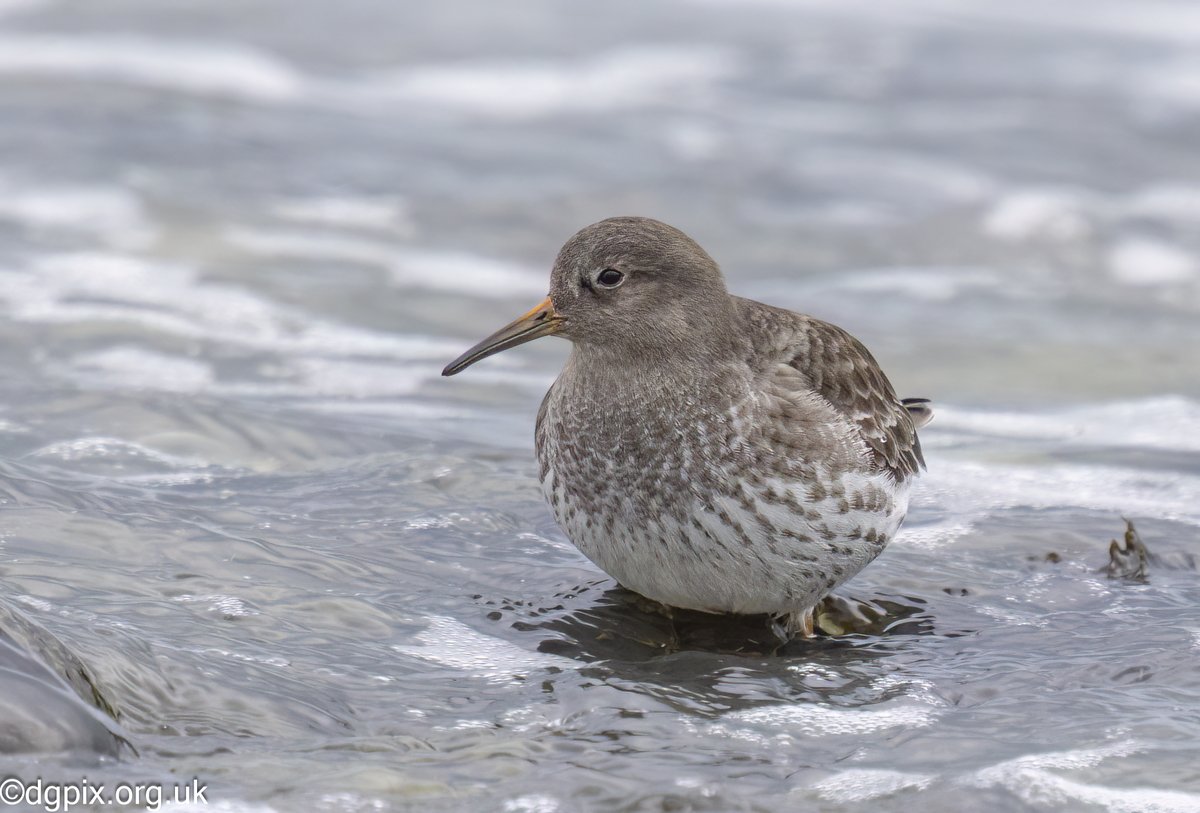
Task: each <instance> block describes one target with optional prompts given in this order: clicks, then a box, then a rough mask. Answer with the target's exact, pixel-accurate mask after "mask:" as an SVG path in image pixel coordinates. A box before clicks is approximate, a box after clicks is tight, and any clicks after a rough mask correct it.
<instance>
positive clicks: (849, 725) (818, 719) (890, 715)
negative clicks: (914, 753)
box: [723, 702, 939, 736]
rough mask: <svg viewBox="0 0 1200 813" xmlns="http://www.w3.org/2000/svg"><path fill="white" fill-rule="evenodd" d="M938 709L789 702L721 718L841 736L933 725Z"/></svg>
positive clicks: (911, 705)
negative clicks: (846, 706)
mask: <svg viewBox="0 0 1200 813" xmlns="http://www.w3.org/2000/svg"><path fill="white" fill-rule="evenodd" d="M879 706H883V708H880V707H879ZM938 713H939V712H938V710H937V709H936V708H934V707H933V706H930V705H927V704H918V703H911V702H903V703H887V704H877V705H876V706H871V707H861V708H837V707H834V706H822V705H816V704H812V703H789V704H787V705H775V706H763V707H760V708H756V709H750V710H747V711H736V712H732V713H730V714H727V715H725V717H724V718H723V719H724V720H726V721H728V722H733V723H739V724H748V725H753V726H765V727H768V728H776V729H783V730H784V731H783V733H786V734H788V735H798V736H801V735H802V736H844V735H849V734H871V733H874V732H877V731H886V730H888V729H890V728H924V727H926V726H929V725H933V723H934V721H935V720H936V719H937V717H938Z"/></svg>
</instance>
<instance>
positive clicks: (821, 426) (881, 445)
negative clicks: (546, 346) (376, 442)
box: [442, 217, 932, 636]
mask: <svg viewBox="0 0 1200 813" xmlns="http://www.w3.org/2000/svg"><path fill="white" fill-rule="evenodd" d="M548 335H558V336H563V337H565V338H567V339H569V340H570V341H571V343H572V350H571V354H570V356H569V358H568V359H567V362H566V365H565V366H564V367H563V370H562V373H561V374H560V375H559V377H558V380H556V381H555V382H554V385H553V386H552V387H551V388H550V391H549V392H547V393H546V397H545V399H544V400H543V401H542V407H541V410H540V411H539V412H538V416H537V429H536V434H535V439H536V446H537V457H538V462H539V463H540V479H541V484H542V491H543V493H544V494H545V497H546V499H547V501H548V502H549V503H550V506H551V508H552V509H553V511H554V516H555V519H556V520H557V521H558V524H559V526H560V527H561V528H562V529H563V531H564V532H565V533H566V535H567V537H568V538H569V539H570V540H571V542H572V543H574V544H575V546H576V547H577V548H579V550H580V551H582V552H583V554H584V555H585V556H587V557H588V558H589V559H591V560H592V561H593V562H595V563H596V565H598V566H599V567H600V568H601V569H602V570H604V571H605V572H606V573H608V574H609V575H610V576H612V577H613V578H614V579H616V580H617V581H618V582H620V584H622V585H623V586H624V587H627V588H629V589H630V590H633V591H635V592H637V593H640V594H641V595H643V596H646V597H647V598H650V599H653V600H655V601H657V602H661V603H662V604H666V605H668V606H670V607H682V608H687V609H691V610H701V611H705V612H710V613H737V614H757V613H766V614H769V615H771V616H772V617H773V618H774V627H775V629H776V630H777V631H778V632H780V633H781V634H782V635H785V636H790V635H793V634H795V633H797V632H799V633H802V634H804V635H811V634H812V610H813V607H814V605H816V603H817V602H818V601H819V600H820V599H821V598H822V597H824V596H825V595H826V594H828V593H829V592H830V591H831V590H833V589H834V588H835V587H837V586H838V585H839V584H841V583H842V582H844V581H846V580H847V579H849V578H850V577H851V576H853V575H854V574H856V573H858V572H859V571H860V570H862V569H863V567H865V566H866V565H867V563H869V562H870V561H871V560H872V559H874V558H875V557H876V556H878V555H879V553H880V552H881V551H882V550H883V548H884V546H885V545H886V544H887V543H888V541H889V540H890V539H891V538H892V537H893V536H895V534H896V531H897V530H898V529H899V527H900V523H901V522H902V521H903V519H904V515H905V512H906V511H907V509H908V496H909V489H910V487H911V485H912V481H913V479H914V478H915V477H916V476H917V474H918V472H919V471H920V470H921V469H923V468H924V465H925V463H924V459H923V458H922V455H921V445H920V442H919V441H918V439H917V428H918V427H920V426H923V425H924V424H925V423H926V422H928V420H929V418H930V417H931V416H932V410H931V409H930V407H929V405H928V403H929V402H928V401H926V400H924V399H907V400H904V401H902V400H900V399H899V398H897V397H896V393H895V391H894V390H893V389H892V385H891V383H890V382H889V381H888V379H887V377H886V376H885V375H884V374H883V371H882V370H881V369H880V368H879V365H878V363H876V361H875V359H874V358H873V357H872V356H871V354H870V353H869V352H868V351H867V349H866V348H865V347H864V346H863V345H862V344H861V343H860V342H859V341H858V340H857V339H855V338H854V337H853V336H851V335H850V334H849V333H847V332H846V331H845V330H842V329H841V328H839V327H836V326H835V325H832V324H829V323H828V322H823V321H821V320H819V319H815V318H813V317H811V316H805V315H803V314H799V313H793V312H791V311H787V310H783V309H780V308H775V307H772V306H770V305H764V304H762V303H760V302H755V301H752V300H749V299H742V298H741V297H737V296H733V295H731V294H730V293H729V292H728V291H727V290H726V288H725V281H724V279H723V278H722V275H721V271H720V269H719V268H718V266H717V264H716V263H715V262H714V261H713V259H712V258H711V257H709V255H708V254H707V253H706V252H705V251H704V249H702V248H701V247H700V246H699V245H697V244H696V242H695V241H693V240H692V239H691V238H690V237H688V236H687V235H686V234H684V233H683V232H681V231H679V230H678V229H676V228H673V227H671V226H668V225H666V224H665V223H660V222H658V221H657V220H651V219H648V218H643V217H615V218H610V219H608V220H603V221H601V222H599V223H596V224H593V225H591V226H588V227H587V228H585V229H583V230H582V231H580V232H579V233H577V234H576V235H575V236H574V237H572V238H571V239H570V240H568V241H567V243H566V245H564V246H563V248H562V250H561V251H560V252H559V254H558V258H557V259H556V260H555V263H554V269H553V271H552V273H551V277H550V295H549V296H548V297H547V298H546V299H545V300H543V301H542V302H541V303H540V304H538V305H537V307H535V308H533V310H531V311H529V312H528V313H526V314H525V315H524V316H521V317H520V318H518V319H517V320H515V321H514V322H512V323H511V324H509V325H507V326H506V327H503V328H501V329H500V330H498V331H497V332H496V333H494V334H492V335H491V336H489V337H487V338H486V339H484V340H483V341H481V342H480V343H479V344H477V345H475V346H474V347H472V348H471V349H470V350H468V351H467V352H466V353H464V354H463V355H462V356H460V357H459V358H457V359H455V360H454V361H453V362H451V363H450V364H449V365H448V366H447V367H446V369H445V370H443V373H442V374H443V375H454V374H455V373H458V372H460V371H462V370H464V369H465V368H467V367H468V366H470V365H471V364H474V363H475V362H477V361H479V360H480V359H483V358H486V357H487V356H490V355H492V354H494V353H498V352H500V351H502V350H507V349H509V348H511V347H516V346H517V345H519V344H523V343H525V342H528V341H530V340H532V339H536V338H538V337H539V336H548Z"/></svg>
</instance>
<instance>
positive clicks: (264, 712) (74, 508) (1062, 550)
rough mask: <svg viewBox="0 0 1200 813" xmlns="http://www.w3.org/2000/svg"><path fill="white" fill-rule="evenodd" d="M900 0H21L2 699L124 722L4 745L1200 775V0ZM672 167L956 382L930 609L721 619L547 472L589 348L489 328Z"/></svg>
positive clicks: (1075, 794)
mask: <svg viewBox="0 0 1200 813" xmlns="http://www.w3.org/2000/svg"><path fill="white" fill-rule="evenodd" d="M877 6H878V4H869V3H865V2H858V0H854V2H838V3H834V2H818V1H817V0H807V1H802V0H797V1H796V2H786V1H785V0H778V1H777V2H756V3H752V4H750V3H734V2H719V1H718V0H711V1H708V2H684V1H682V0H681V2H665V1H664V2H658V3H653V4H640V3H633V2H628V0H620V2H616V3H610V4H605V5H603V6H597V5H594V4H585V3H576V2H569V3H555V2H550V1H549V0H544V1H542V2H538V1H537V0H521V2H515V3H486V2H480V1H479V0H475V1H474V2H471V1H470V0H459V1H457V2H450V3H441V4H436V5H434V4H408V3H392V2H385V0H347V1H346V2H340V3H337V4H324V3H317V2H308V3H295V2H292V3H285V2H282V0H255V2H233V0H207V1H206V2H196V3H181V4H174V3H173V4H162V3H156V2H153V1H152V0H121V1H120V2H113V3H105V4H82V3H65V2H64V3H54V2H38V0H3V1H0V384H2V389H0V510H2V513H0V519H2V522H0V627H2V628H3V630H4V633H5V635H0V713H3V715H4V719H0V725H3V724H8V725H9V727H10V728H12V722H13V720H18V721H19V720H24V719H26V717H36V716H37V714H30V712H31V711H36V710H37V709H38V708H44V709H45V710H46V714H45V715H43V717H44V718H48V719H51V720H54V721H58V722H59V723H62V724H63V725H65V726H68V727H71V728H72V731H74V733H75V734H77V735H78V736H77V737H76V738H75V740H72V741H69V742H68V741H67V740H63V739H55V737H56V736H58V734H54V733H53V732H51V733H47V731H49V730H50V729H46V730H42V729H38V728H37V727H36V726H35V725H33V724H32V723H22V724H21V725H19V726H17V727H16V728H15V729H14V732H15V733H14V734H13V735H14V736H15V738H16V740H17V741H20V740H22V738H23V739H24V740H25V741H26V744H27V745H28V746H29V748H32V749H34V751H38V750H39V749H40V750H41V751H42V753H23V754H13V755H9V756H2V757H0V776H4V775H9V774H15V775H17V776H20V777H22V778H23V779H32V778H34V777H37V776H42V777H47V778H58V779H65V780H72V781H76V780H77V779H78V777H80V776H81V775H84V774H86V775H87V776H88V777H89V778H90V779H92V780H93V781H97V782H98V781H106V782H109V783H115V782H118V781H131V782H132V781H150V782H159V783H162V782H166V783H174V782H177V781H181V780H186V779H190V778H191V777H193V776H196V777H199V778H201V779H202V780H203V781H205V782H206V783H207V784H208V798H209V799H210V800H213V801H214V802H216V803H217V804H215V806H212V807H209V808H206V809H218V810H229V811H243V810H244V811H256V813H264V812H266V811H290V810H313V811H325V810H330V811H342V810H345V811H357V810H404V809H412V810H422V811H432V810H502V811H516V812H518V813H556V812H557V811H562V812H563V813H565V812H566V811H575V810H659V809H662V810H712V811H731V810H762V811H777V810H791V809H810V808H818V807H819V808H820V809H822V810H838V811H880V810H900V809H904V810H911V809H923V810H946V811H951V810H955V811H957V810H961V809H964V805H968V802H969V805H968V806H971V807H972V808H979V809H989V810H1081V811H1091V810H1107V811H1114V813H1116V812H1118V811H1120V812H1124V811H1150V810H1153V811H1171V812H1173V811H1192V810H1196V809H1200V773H1198V772H1197V769H1196V765H1197V764H1200V746H1198V745H1197V743H1198V742H1200V714H1198V713H1197V708H1198V707H1200V588H1198V582H1197V574H1196V555H1197V552H1198V543H1200V362H1198V361H1197V349H1198V348H1200V318H1198V317H1200V158H1198V153H1197V151H1196V145H1197V144H1198V143H1200V80H1198V77H1200V56H1198V54H1200V48H1198V46H1200V9H1197V8H1196V6H1195V5H1194V4H1192V3H1189V2H1186V0H1171V1H1170V2H1167V1H1166V0H1154V1H1153V2H1146V3H1142V4H1138V5H1137V8H1136V11H1135V10H1134V9H1133V7H1132V6H1131V4H1127V3H1120V2H1116V0H1090V1H1089V2H1084V0H1074V1H1073V2H1063V3H1057V4H1046V3H1035V2H1032V0H1008V2H998V1H997V2H984V0H968V1H967V2H962V0H958V1H956V2H951V1H950V0H911V1H910V2H903V3H892V4H887V5H886V7H883V8H879V7H877ZM625 213H629V214H635V213H636V214H646V215H652V216H657V217H660V218H662V219H664V220H668V221H670V222H672V223H674V224H676V225H679V226H681V227H682V228H684V229H685V230H687V231H688V232H690V233H691V234H693V235H694V236H695V237H696V238H697V239H699V240H700V242H701V243H702V244H704V245H705V246H706V247H707V248H708V249H709V250H710V252H711V253H712V254H713V255H714V256H716V257H717V258H718V260H719V261H720V262H721V263H722V264H723V266H724V267H725V270H726V275H727V277H728V280H729V284H730V287H731V288H732V289H733V290H734V291H735V292H737V293H740V294H743V295H746V296H751V297H755V298H759V299H764V300H768V301H770V302H772V303H774V304H779V305H783V306H787V307H792V308H796V309H800V310H804V311H806V312H809V313H813V314H815V315H818V316H821V317H824V318H828V319H831V320H833V321H835V322H837V323H839V324H841V325H844V326H845V327H847V328H849V329H850V330H851V331H853V332H854V333H855V334H857V335H858V336H859V337H861V338H862V339H863V340H864V341H865V342H866V343H867V344H868V345H869V346H870V347H871V348H872V349H873V350H875V352H876V355H877V356H878V357H879V358H880V360H881V361H882V363H883V364H884V366H885V368H886V369H887V370H888V371H889V374H890V375H891V377H892V379H893V381H894V382H895V383H896V384H897V387H898V388H899V389H900V390H901V391H902V394H904V395H913V396H929V397H932V398H934V399H935V400H936V401H937V405H938V416H937V419H936V421H935V422H934V423H933V424H932V425H931V426H930V427H929V428H928V429H927V430H925V431H924V432H923V441H924V443H925V447H926V451H927V457H928V460H929V473H928V476H927V477H925V478H924V480H923V481H922V482H921V484H920V486H919V488H918V490H917V492H916V496H915V499H914V503H913V507H912V511H911V513H910V520H909V524H908V525H907V526H906V531H905V532H904V533H902V534H901V536H900V538H898V539H897V540H896V542H895V543H894V544H893V545H892V546H891V547H889V549H888V551H887V552H886V553H885V554H884V556H883V557H882V558H881V559H880V560H878V561H877V562H876V563H875V564H874V565H872V566H871V567H870V568H868V569H867V570H866V571H865V572H864V573H863V574H862V575H861V576H860V577H858V578H856V579H854V580H853V581H852V582H851V583H849V584H848V585H847V586H846V587H845V588H844V589H843V590H842V591H841V592H842V593H843V595H844V596H846V597H849V598H852V599H857V600H864V601H869V602H873V603H874V604H876V605H877V606H880V607H890V608H892V610H893V611H894V612H895V613H896V620H895V622H894V623H892V624H891V626H890V628H888V629H887V630H884V631H880V632H879V633H878V634H868V635H850V636H846V637H842V638H824V639H820V640H818V641H816V642H814V643H811V644H800V645H793V646H791V647H789V648H788V649H787V650H785V651H784V652H783V653H780V654H778V655H774V656H766V655H753V656H747V655H732V654H723V653H724V649H723V648H722V647H720V646H712V645H703V644H693V645H685V646H683V647H682V648H681V649H676V648H673V647H671V646H670V643H671V636H670V631H669V630H667V629H666V628H665V627H664V622H663V620H662V619H661V618H658V617H656V616H654V615H653V614H647V613H646V612H645V611H644V610H643V609H642V608H640V607H639V606H638V604H637V602H636V601H634V600H632V599H631V598H630V596H628V595H627V594H623V593H621V592H619V591H616V590H614V589H613V588H614V585H613V583H612V582H611V581H610V580H608V579H606V578H605V577H604V575H603V574H602V573H599V572H598V571H597V570H596V569H595V568H594V567H593V566H591V565H590V564H589V563H588V562H587V561H586V560H584V559H583V558H582V556H580V555H579V554H578V553H577V552H575V551H574V549H573V548H571V546H570V545H569V544H568V543H567V542H566V540H565V539H564V537H563V536H562V534H561V533H560V532H559V531H558V530H557V529H556V528H555V527H554V525H553V522H552V521H551V519H550V517H549V514H548V511H547V509H546V508H545V507H544V506H543V505H542V503H541V500H540V496H539V494H538V490H537V488H536V483H535V469H534V462H533V453H532V424H533V419H534V415H535V412H536V408H537V404H538V401H539V399H540V396H541V393H542V392H543V391H544V389H545V388H546V387H547V386H548V385H549V383H550V381H551V380H552V379H553V376H554V374H555V372H556V370H557V367H558V365H559V363H560V362H561V359H562V358H563V354H564V350H565V348H564V346H561V345H557V346H556V345H555V344H554V343H553V342H543V343H538V344H537V345H533V346H529V347H527V348H522V349H521V350H520V351H517V352H514V353H511V354H505V355H504V356H502V357H498V358H496V359H494V360H489V361H488V362H487V363H486V364H483V365H480V366H479V367H477V368H474V369H472V370H471V372H470V374H469V375H466V376H463V377H461V378H457V379H454V380H453V381H446V380H443V379H440V378H439V377H438V371H439V370H440V368H441V366H442V365H443V364H444V363H445V362H446V361H448V360H449V359H450V358H453V357H454V356H455V355H457V353H458V352H459V351H461V350H462V349H463V348H465V347H466V346H468V345H469V344H470V343H472V342H473V341H475V340H476V339H477V338H479V337H480V336H481V335H483V334H484V333H485V332H488V331H490V330H491V329H492V328H494V327H497V326H499V325H500V324H502V323H503V322H505V321H507V320H508V319H509V318H510V317H512V316H514V315H516V314H517V313H519V312H521V311H523V310H525V309H526V308H527V307H528V306H529V305H530V304H532V303H533V302H534V301H536V300H537V299H538V298H539V297H540V296H541V295H543V294H544V291H545V283H546V278H547V275H548V268H549V264H550V261H551V259H552V257H553V255H554V253H555V251H556V250H557V247H558V245H559V244H560V243H561V242H562V241H563V240H564V239H565V238H566V237H567V236H569V234H570V233H572V232H573V231H574V230H575V229H576V228H578V227H580V226H582V225H584V224H586V223H589V222H591V221H593V220H597V219H599V218H601V217H605V216H608V215H612V214H625ZM1122 517H1128V518H1130V519H1132V520H1133V521H1134V522H1135V523H1136V525H1137V527H1138V529H1139V531H1140V532H1141V535H1142V538H1143V539H1144V540H1145V541H1146V543H1147V545H1148V546H1149V547H1150V550H1151V552H1152V553H1153V554H1154V558H1153V559H1152V561H1151V568H1150V574H1149V579H1148V581H1146V582H1145V583H1142V582H1137V581H1129V580H1120V579H1110V578H1108V577H1107V576H1106V575H1105V574H1104V573H1102V572H1101V568H1102V566H1103V565H1104V564H1105V563H1106V562H1107V558H1108V554H1107V545H1108V542H1109V540H1110V539H1112V538H1113V537H1116V536H1119V535H1120V533H1121V532H1122V531H1123V529H1124V524H1123V522H1122ZM5 636H7V637H5ZM31 651H32V652H36V653H37V654H38V657H40V658H41V659H42V660H44V661H45V662H46V663H47V664H48V665H50V666H51V667H52V668H53V671H54V672H56V673H57V674H58V675H60V676H61V677H62V679H63V680H65V681H66V683H63V682H61V681H59V680H58V678H55V677H52V676H51V675H49V674H48V673H45V670H42V671H41V672H39V671H37V669H38V668H39V667H35V666H30V665H29V664H30V663H33V662H32V661H29V658H28V653H29V652H31ZM5 653H9V654H7V655H6V654H5ZM23 653H24V654H23ZM68 683H69V684H70V686H71V687H73V691H74V692H75V693H77V694H78V695H80V696H83V697H88V698H89V700H92V701H96V700H97V699H99V700H100V701H106V702H107V703H109V704H111V706H112V707H113V709H115V712H116V714H117V717H118V719H119V727H118V726H116V725H114V724H112V723H111V722H110V721H108V720H107V718H106V717H104V715H102V714H99V713H98V712H96V710H95V709H94V708H91V706H89V705H88V704H85V703H84V702H83V701H82V700H78V699H77V698H76V695H75V694H72V693H71V690H70V689H68V688H66V687H67V684H68ZM20 692H28V693H31V694H21V693H20ZM35 696H37V697H39V698H41V699H39V700H36V701H34V700H26V699H25V698H27V697H29V698H32V697H35ZM6 709H7V711H6ZM18 712H20V713H18ZM22 714H25V715H26V717H22V716H21V715H22ZM72 721H74V722H72ZM22 726H24V727H22ZM10 733H13V732H10ZM60 733H61V732H60ZM68 733H70V732H68ZM63 736H67V735H65V734H64V735H63ZM122 738H123V739H124V740H127V742H128V745H123V744H121V739H122ZM68 740H69V737H68ZM0 741H3V738H2V737H0ZM63 748H66V749H67V751H66V752H65V753H58V752H59V751H60V749H63ZM10 750H21V749H10ZM25 750H29V749H28V748H27V749H25ZM48 750H49V751H54V752H56V753H54V754H47V753H45V752H46V751H48ZM114 753H115V754H117V755H118V756H117V757H116V758H114V757H113V756H111V754H114ZM105 754H110V755H109V756H105ZM196 809H201V808H199V807H197V808H196Z"/></svg>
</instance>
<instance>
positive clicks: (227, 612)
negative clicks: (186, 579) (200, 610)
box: [175, 593, 258, 618]
mask: <svg viewBox="0 0 1200 813" xmlns="http://www.w3.org/2000/svg"><path fill="white" fill-rule="evenodd" d="M175 601H179V602H182V603H184V604H204V605H206V606H205V609H206V610H208V611H209V612H210V613H220V614H221V615H223V616H227V617H232V618H244V617H246V616H251V615H258V611H257V610H252V609H250V607H248V606H246V602H245V601H243V600H242V599H240V598H238V597H237V596H226V595H222V594H220V593H214V594H212V595H205V596H194V595H191V594H185V595H182V596H175Z"/></svg>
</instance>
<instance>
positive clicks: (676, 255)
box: [442, 217, 731, 375]
mask: <svg viewBox="0 0 1200 813" xmlns="http://www.w3.org/2000/svg"><path fill="white" fill-rule="evenodd" d="M730 310H731V304H730V298H729V294H728V292H727V291H726V289H725V281H724V279H722V277H721V270H720V269H719V268H718V267H717V264H716V263H715V262H714V261H713V259H712V258H711V257H709V256H708V254H707V253H706V252H705V251H704V249H702V248H700V246H699V245H697V244H696V242H695V241H694V240H692V239H691V238H690V237H688V236H687V235H686V234H684V233H683V232H681V231H680V230H679V229H676V228H674V227H672V226H668V225H667V224H665V223H660V222H659V221H657V220H651V219H650V218H645V217H613V218H609V219H608V220H602V221H600V222H599V223H594V224H592V225H591V226H588V227H586V228H584V229H582V230H580V231H579V232H578V233H576V234H575V235H574V236H573V237H571V239H570V240H568V241H567V242H566V244H565V245H564V246H563V247H562V250H560V251H559V253H558V258H557V259H556V260H555V261H554V269H553V271H552V272H551V274H550V295H549V296H548V297H546V298H545V299H544V300H542V301H541V302H540V303H538V305H536V306H535V307H534V308H533V309H532V310H530V311H529V312H527V313H525V314H524V315H523V316H521V317H519V318H517V319H516V320H514V321H513V322H511V323H509V324H508V325H506V326H504V327H502V328H501V329H500V330H498V331H496V332H495V333H493V334H492V335H491V336H488V337H487V338H486V339H484V340H483V341H481V342H480V343H479V344H477V345H475V346H474V347H472V348H471V349H470V350H468V351H467V352H465V353H463V354H462V355H461V356H459V357H458V358H457V359H455V360H454V361H452V362H451V363H450V364H449V365H447V367H446V369H444V370H443V371H442V375H454V374H455V373H458V372H461V371H462V370H464V369H466V368H467V367H469V366H470V365H472V364H474V363H475V362H477V361H479V360H480V359H483V358H486V357H488V356H490V355H493V354H495V353H499V352H501V351H502V350H507V349H509V348H511V347H516V346H517V345H520V344H524V343H525V342H528V341H532V340H533V339H536V338H539V337H541V336H549V335H558V336H563V337H564V338H567V339H570V340H571V341H572V342H574V343H575V345H576V347H577V348H579V350H580V351H581V352H582V353H584V354H588V355H593V354H594V355H603V356H606V357H609V358H612V359H613V360H615V361H617V362H618V363H620V362H621V361H622V360H624V361H626V362H628V363H634V362H636V361H637V360H639V359H642V358H646V357H653V356H658V355H665V356H670V355H672V354H690V355H693V356H700V355H703V351H704V350H705V349H706V346H707V344H709V343H711V341H712V340H713V337H714V336H716V337H718V338H719V337H720V334H721V331H722V330H723V329H724V328H725V327H726V326H727V324H726V323H727V322H728V321H729V320H730Z"/></svg>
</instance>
